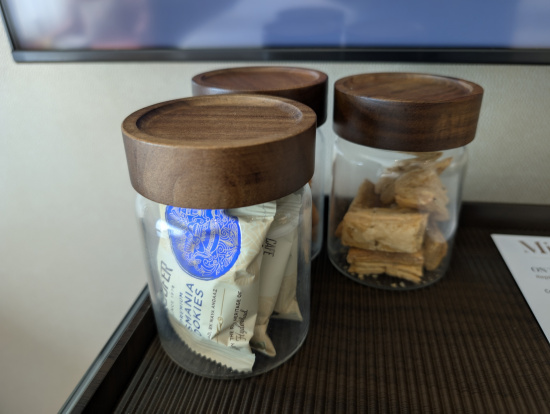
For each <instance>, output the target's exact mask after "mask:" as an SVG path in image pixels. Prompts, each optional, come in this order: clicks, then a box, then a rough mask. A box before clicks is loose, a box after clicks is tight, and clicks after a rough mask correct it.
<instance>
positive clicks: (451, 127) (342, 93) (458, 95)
mask: <svg viewBox="0 0 550 414" xmlns="http://www.w3.org/2000/svg"><path fill="white" fill-rule="evenodd" d="M482 97H483V88H481V86H479V85H477V84H475V83H473V82H469V81H466V80H463V79H457V78H450V77H445V76H437V75H430V74H420V73H365V74H360V75H354V76H349V77H346V78H342V79H340V80H338V81H337V82H336V84H335V85H334V125H333V128H334V131H335V132H336V133H337V134H338V135H339V136H340V137H342V138H344V139H346V140H348V141H351V142H355V143H357V144H360V145H366V146H370V147H374V148H381V149H388V150H397V151H418V152H423V151H438V150H445V149H450V148H457V147H461V146H464V145H466V144H468V143H469V142H471V141H472V140H473V139H474V136H475V133H476V128H477V122H478V118H479V111H480V108H481V100H482Z"/></svg>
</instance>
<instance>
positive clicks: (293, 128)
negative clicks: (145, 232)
mask: <svg viewBox="0 0 550 414" xmlns="http://www.w3.org/2000/svg"><path fill="white" fill-rule="evenodd" d="M122 135H123V138H124V147H125V150H126V158H127V161H128V169H129V171H130V180H131V182H132V186H133V187H134V188H135V190H136V191H137V192H138V193H140V194H141V195H143V196H144V197H146V198H148V199H150V200H153V201H156V202H158V203H163V204H168V205H172V206H177V207H186V208H201V209H202V208H204V209H218V208H234V207H242V206H248V205H253V204H259V203H263V202H267V201H272V200H276V199H278V198H280V197H283V196H285V195H288V194H290V193H292V192H294V191H296V190H298V189H299V188H301V187H302V186H303V185H305V184H306V183H307V182H308V181H309V180H310V179H311V177H312V175H313V170H314V163H315V113H314V112H313V111H312V110H311V109H310V108H309V107H307V106H305V105H303V104H301V103H299V102H295V101H291V100H288V99H283V98H277V97H271V96H260V95H216V96H198V97H193V98H184V99H178V100H174V101H169V102H163V103H159V104H156V105H152V106H149V107H147V108H143V109H141V110H139V111H136V112H134V113H133V114H131V115H130V116H128V117H127V118H126V119H125V120H124V121H123V123H122Z"/></svg>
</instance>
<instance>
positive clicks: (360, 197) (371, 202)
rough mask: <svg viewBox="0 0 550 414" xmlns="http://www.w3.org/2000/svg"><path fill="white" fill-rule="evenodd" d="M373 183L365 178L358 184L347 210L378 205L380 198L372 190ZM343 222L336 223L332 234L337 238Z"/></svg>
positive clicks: (340, 234)
mask: <svg viewBox="0 0 550 414" xmlns="http://www.w3.org/2000/svg"><path fill="white" fill-rule="evenodd" d="M374 188H375V187H374V184H373V183H371V182H370V181H369V180H365V181H363V182H362V183H361V185H360V186H359V189H358V190H357V194H356V195H355V198H354V199H353V200H352V202H351V204H350V206H349V208H348V211H356V210H360V209H366V208H370V207H376V206H380V205H381V204H380V200H379V198H378V196H377V195H376V193H375V191H374ZM342 228H343V222H340V224H338V227H337V228H336V231H335V232H334V235H335V236H336V237H338V238H341V237H342Z"/></svg>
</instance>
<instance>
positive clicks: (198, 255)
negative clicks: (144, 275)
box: [157, 201, 276, 372]
mask: <svg viewBox="0 0 550 414" xmlns="http://www.w3.org/2000/svg"><path fill="white" fill-rule="evenodd" d="M275 211H276V202H275V201H273V202H268V203H263V204H258V205H255V206H250V207H243V208H236V209H229V210H194V209H184V208H177V207H171V206H165V205H160V214H161V218H163V219H165V220H166V221H163V220H161V221H159V223H161V226H164V227H165V228H158V226H157V230H158V231H159V234H160V235H161V237H160V244H159V249H158V253H157V266H158V270H159V274H160V276H161V279H163V284H164V285H166V290H165V291H164V293H165V306H166V309H167V311H168V315H169V320H170V323H171V325H172V327H173V328H174V331H175V332H176V333H177V334H178V336H179V337H180V338H181V340H182V341H183V342H185V343H186V344H187V346H188V347H189V348H190V349H191V350H193V351H194V352H196V353H197V354H199V355H202V356H203V357H205V358H208V359H210V360H212V361H215V362H218V363H220V364H222V365H224V366H226V367H228V368H231V369H233V370H236V371H241V372H248V371H251V370H252V366H253V365H254V361H255V355H254V354H253V353H252V351H251V348H250V344H249V342H250V339H251V338H252V335H253V332H254V325H255V323H256V317H257V312H258V297H259V289H260V267H261V263H262V244H263V243H264V241H265V238H266V235H267V232H268V230H269V227H270V225H271V223H272V221H273V217H274V215H275Z"/></svg>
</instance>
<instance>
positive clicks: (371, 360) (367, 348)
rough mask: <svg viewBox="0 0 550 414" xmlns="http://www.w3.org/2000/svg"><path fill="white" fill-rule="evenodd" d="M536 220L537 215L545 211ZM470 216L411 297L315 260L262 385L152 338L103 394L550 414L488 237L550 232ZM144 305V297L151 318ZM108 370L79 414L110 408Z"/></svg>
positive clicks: (156, 405) (547, 393) (158, 403)
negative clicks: (303, 332) (443, 260)
mask: <svg viewBox="0 0 550 414" xmlns="http://www.w3.org/2000/svg"><path fill="white" fill-rule="evenodd" d="M538 212H539V213H542V214H543V215H542V216H541V217H542V218H544V217H545V214H546V213H547V212H548V210H540V209H539V210H538ZM501 213H503V214H502V218H503V219H506V215H507V213H506V212H502V211H501ZM512 213H513V212H512ZM476 214H477V210H475V209H474V210H472V212H471V215H470V218H466V219H464V220H463V223H462V224H461V227H460V229H459V231H458V233H457V237H456V241H455V246H454V251H453V257H452V261H451V264H450V268H449V271H448V273H447V275H446V276H445V278H444V279H442V280H441V281H439V282H438V283H436V284H434V285H432V286H430V287H427V288H424V289H421V290H417V291H410V292H391V291H383V290H377V289H372V288H368V287H363V286H361V285H359V284H357V283H355V282H353V281H352V280H350V279H348V278H346V277H344V276H342V275H341V274H340V273H338V272H337V271H336V269H335V268H334V267H333V266H332V265H331V263H330V262H329V260H328V257H327V256H326V254H325V251H323V252H321V254H320V255H319V257H318V258H317V259H315V260H314V261H313V264H312V309H311V310H312V319H311V327H310V331H309V334H308V338H307V340H306V342H305V343H304V345H303V346H302V348H301V349H300V350H299V351H298V352H297V354H296V355H295V356H294V357H293V358H292V359H291V360H290V361H288V362H287V363H285V364H284V365H282V366H281V367H279V368H277V369H275V370H273V371H271V372H269V373H267V374H264V375H262V376H258V377H253V378H249V379H244V380H235V381H221V380H212V379H206V378H201V377H198V376H195V375H192V374H189V373H187V372H186V371H184V370H183V369H181V368H179V367H178V366H176V365H175V364H174V363H172V362H171V360H170V359H169V358H168V357H167V356H166V355H165V354H164V352H163V350H162V349H161V347H160V344H159V341H158V337H156V335H153V337H152V340H151V341H150V343H146V344H145V345H146V346H144V347H143V349H144V354H143V355H138V356H137V357H136V358H137V359H136V361H138V362H137V363H136V364H134V365H132V364H131V363H126V364H125V365H126V368H125V369H124V370H126V371H125V372H127V373H129V374H128V376H127V377H128V382H127V383H122V384H121V381H118V382H117V387H114V388H117V389H120V392H119V393H118V394H117V393H116V392H115V391H113V386H111V387H109V388H110V389H111V391H110V394H111V399H112V400H113V404H114V405H115V407H114V408H113V410H114V411H115V412H120V413H138V412H145V413H157V412H158V413H172V412H192V413H205V412H207V413H210V412H212V413H218V412H224V413H243V412H273V413H287V412H296V413H309V412H315V413H333V412H338V413H340V412H342V413H355V412H445V413H447V412H498V413H505V412H518V413H537V412H541V413H548V412H550V344H549V343H548V341H547V340H546V338H545V336H544V334H543V332H542V330H541V329H540V327H539V325H538V324H537V321H536V319H535V317H534V316H533V314H532V312H531V310H530V308H529V306H528V305H527V303H526V301H525V299H524V297H523V296H522V294H521V292H520V290H519V288H518V287H517V285H516V283H515V281H514V279H513V277H512V276H511V274H510V272H509V271H508V268H507V267H506V264H505V263H504V261H503V259H502V258H501V256H500V253H499V252H498V250H497V248H496V246H495V245H494V243H493V241H492V239H491V237H490V234H491V233H508V234H534V235H550V231H549V230H548V225H545V228H540V227H538V226H526V225H524V223H521V222H519V221H516V222H515V223H512V224H510V225H508V224H507V222H506V220H504V221H502V220H500V216H499V213H498V212H495V214H494V215H493V216H491V217H493V218H495V220H496V222H494V223H492V222H490V220H489V221H487V220H484V221H483V222H484V225H479V224H476V223H478V222H479V219H480V218H483V217H478V216H476ZM483 214H484V213H483ZM483 214H482V216H483ZM541 217H539V219H540V218H541ZM548 218H549V219H550V215H549V216H548ZM499 220H500V221H499ZM549 223H550V220H549ZM148 306H150V305H149V304H148V299H146V300H145V301H144V303H143V304H142V309H144V312H145V311H147V312H148V313H147V314H148V315H149V314H150V308H148ZM148 309H149V310H148ZM149 318H150V316H149ZM145 319H146V318H145ZM147 323H150V321H149V322H147ZM143 324H144V322H143V321H141V322H139V323H137V324H136V326H138V327H139V326H141V325H143ZM132 329H134V328H130V329H129V332H128V329H127V332H126V334H127V335H130V336H128V337H129V338H131V334H132ZM119 342H120V341H119ZM141 343H143V341H141ZM125 344H126V345H125ZM128 347H129V345H128V344H127V341H126V342H124V341H123V343H119V347H118V350H115V351H113V352H114V354H113V352H112V353H111V354H112V355H111V362H113V361H114V362H115V364H114V365H115V366H116V362H117V359H118V360H120V359H121V357H120V355H122V356H124V352H125V349H127V348H128ZM133 348H134V349H135V347H133ZM107 365H109V364H107ZM118 365H124V364H118ZM105 370H106V372H103V374H102V375H103V376H101V375H100V376H99V377H98V376H97V375H96V386H95V388H94V387H88V390H87V391H88V393H87V396H85V398H81V401H80V405H77V408H76V409H75V410H74V412H79V411H90V412H94V409H93V407H98V406H101V402H105V401H106V400H108V398H106V397H105V392H104V391H102V392H99V391H101V386H100V385H101V382H104V379H103V378H104V377H105V375H108V374H112V372H109V370H110V371H113V363H111V364H110V365H109V366H107V367H105V364H104V371H105ZM117 370H119V371H120V370H121V368H120V367H119V368H117ZM98 386H99V388H98ZM92 388H94V389H93V390H92ZM98 389H99V391H98ZM92 391H93V392H92ZM94 404H100V405H94ZM96 412H97V411H96Z"/></svg>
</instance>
